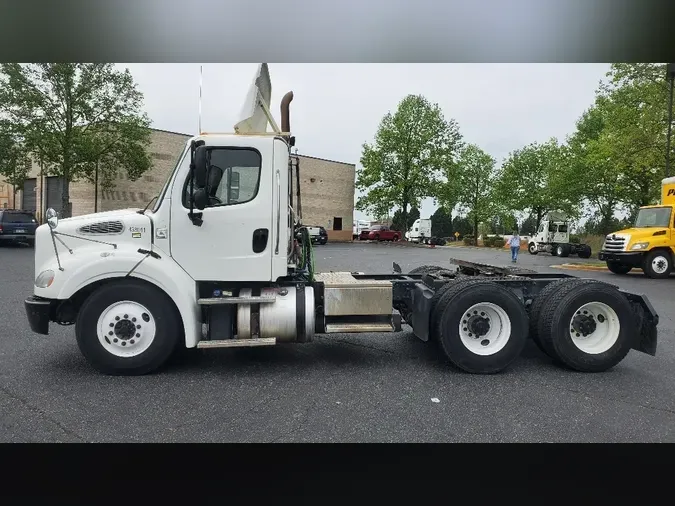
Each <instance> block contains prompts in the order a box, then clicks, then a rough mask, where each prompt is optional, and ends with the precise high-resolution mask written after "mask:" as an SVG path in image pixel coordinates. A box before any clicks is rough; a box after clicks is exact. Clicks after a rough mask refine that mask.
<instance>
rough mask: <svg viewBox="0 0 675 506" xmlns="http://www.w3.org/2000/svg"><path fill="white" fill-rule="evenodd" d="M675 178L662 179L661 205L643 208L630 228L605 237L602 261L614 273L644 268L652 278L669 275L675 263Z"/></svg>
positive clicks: (601, 255) (624, 272)
mask: <svg viewBox="0 0 675 506" xmlns="http://www.w3.org/2000/svg"><path fill="white" fill-rule="evenodd" d="M674 221H675V177H669V178H666V179H664V180H663V181H662V182H661V204H660V205H655V206H644V207H641V208H640V210H639V212H638V215H637V218H636V219H635V224H634V225H633V227H631V228H627V229H625V230H619V231H618V232H613V233H611V234H609V235H608V236H607V237H606V238H605V243H604V244H603V246H602V250H601V251H600V253H599V254H598V258H599V259H600V260H604V261H605V262H607V268H608V269H609V270H610V271H612V272H613V273H615V274H627V273H628V272H630V271H631V270H632V269H634V268H638V269H642V270H643V271H644V273H645V274H646V275H647V276H649V277H650V278H657V279H658V278H667V277H668V276H670V273H671V272H672V270H673V263H675V223H674Z"/></svg>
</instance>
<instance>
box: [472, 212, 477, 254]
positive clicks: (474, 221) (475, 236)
mask: <svg viewBox="0 0 675 506" xmlns="http://www.w3.org/2000/svg"><path fill="white" fill-rule="evenodd" d="M473 237H474V239H475V241H476V246H478V215H477V214H474V217H473Z"/></svg>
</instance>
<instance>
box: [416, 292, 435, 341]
mask: <svg viewBox="0 0 675 506" xmlns="http://www.w3.org/2000/svg"><path fill="white" fill-rule="evenodd" d="M433 296H434V292H433V290H430V289H429V288H427V287H426V286H424V285H423V284H422V283H418V284H416V285H415V288H414V289H413V290H412V307H413V310H412V325H411V327H412V329H413V334H415V336H417V337H418V338H419V339H421V340H422V341H428V340H429V322H430V320H431V298H432V297H433Z"/></svg>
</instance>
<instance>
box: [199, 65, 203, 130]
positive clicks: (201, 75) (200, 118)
mask: <svg viewBox="0 0 675 506" xmlns="http://www.w3.org/2000/svg"><path fill="white" fill-rule="evenodd" d="M203 75H204V66H203V65H200V66H199V132H198V134H199V135H201V134H202V81H203V79H202V78H203Z"/></svg>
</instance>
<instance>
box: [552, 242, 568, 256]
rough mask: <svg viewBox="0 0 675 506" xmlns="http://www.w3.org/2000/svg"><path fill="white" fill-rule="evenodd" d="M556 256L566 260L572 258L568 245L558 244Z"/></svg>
mask: <svg viewBox="0 0 675 506" xmlns="http://www.w3.org/2000/svg"><path fill="white" fill-rule="evenodd" d="M555 254H556V256H559V257H562V258H566V257H568V256H570V247H569V245H568V244H558V246H556V248H555Z"/></svg>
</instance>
